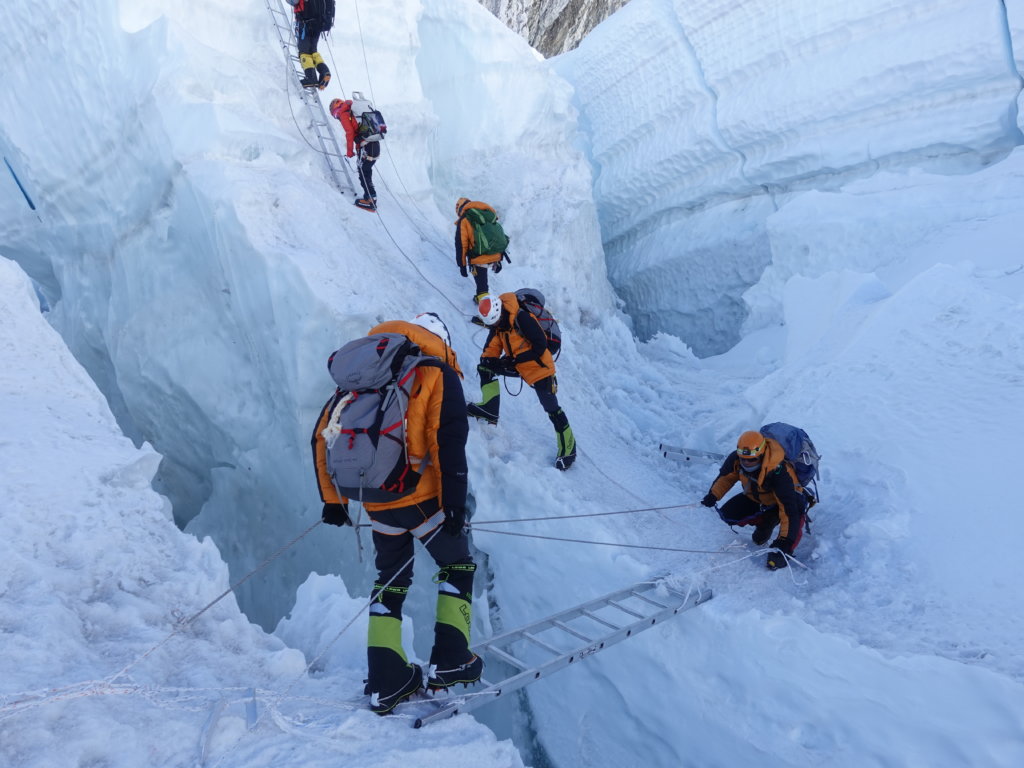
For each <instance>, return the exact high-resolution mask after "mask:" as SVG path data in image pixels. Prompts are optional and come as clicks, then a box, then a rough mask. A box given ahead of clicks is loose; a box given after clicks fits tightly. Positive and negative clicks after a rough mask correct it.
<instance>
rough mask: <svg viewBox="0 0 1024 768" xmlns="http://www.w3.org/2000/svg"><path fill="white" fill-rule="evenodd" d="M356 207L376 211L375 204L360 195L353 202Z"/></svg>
mask: <svg viewBox="0 0 1024 768" xmlns="http://www.w3.org/2000/svg"><path fill="white" fill-rule="evenodd" d="M355 205H356V207H358V208H362V209H363V210H364V211H376V210H377V205H376V204H375V203H374V202H373V200H370V199H369V198H366V197H361V198H359V199H358V200H356V202H355Z"/></svg>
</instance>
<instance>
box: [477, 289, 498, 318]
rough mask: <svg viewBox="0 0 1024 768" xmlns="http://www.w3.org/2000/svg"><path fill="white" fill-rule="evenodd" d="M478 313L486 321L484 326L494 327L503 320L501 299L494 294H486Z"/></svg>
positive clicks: (482, 298) (478, 307)
mask: <svg viewBox="0 0 1024 768" xmlns="http://www.w3.org/2000/svg"><path fill="white" fill-rule="evenodd" d="M476 312H477V314H478V315H479V316H480V319H481V320H483V321H484V325H494V324H495V323H496V322H498V320H500V319H501V299H499V298H498V297H497V296H495V295H494V294H493V293H485V294H484V295H483V296H482V297H481V299H480V304H479V305H478V306H477V308H476Z"/></svg>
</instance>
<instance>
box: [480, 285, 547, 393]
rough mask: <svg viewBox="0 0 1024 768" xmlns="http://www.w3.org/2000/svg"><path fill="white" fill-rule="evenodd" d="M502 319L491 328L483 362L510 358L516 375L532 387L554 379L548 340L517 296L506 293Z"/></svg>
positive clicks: (502, 296) (503, 299) (502, 301)
mask: <svg viewBox="0 0 1024 768" xmlns="http://www.w3.org/2000/svg"><path fill="white" fill-rule="evenodd" d="M498 298H500V299H501V306H502V310H503V311H502V313H501V319H500V320H499V321H498V322H497V324H496V325H494V326H492V327H491V332H490V334H488V336H487V341H486V342H484V351H483V354H482V355H481V356H480V357H481V358H486V357H491V358H502V357H505V358H508V359H511V360H512V361H513V362H514V363H515V366H516V372H517V373H518V374H519V375H520V376H522V377H523V381H525V382H526V383H527V384H529V385H530V386H533V385H534V384H536V383H537V382H538V381H540V380H541V379H546V378H547V377H548V376H554V375H555V359H554V358H553V357H552V356H551V351H550V350H549V349H548V341H547V337H546V336H545V335H544V329H543V328H541V327H540V323H538V322H537V318H535V317H534V316H533V315H532V314H530V311H529V310H528V309H526V308H525V307H520V306H519V299H518V298H517V297H516V295H515V294H514V293H503V294H501V296H499V297H498Z"/></svg>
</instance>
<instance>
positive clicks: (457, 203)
mask: <svg viewBox="0 0 1024 768" xmlns="http://www.w3.org/2000/svg"><path fill="white" fill-rule="evenodd" d="M468 202H469V198H468V197H460V198H459V199H458V200H456V201H455V214H456V215H459V214H461V213H462V206H464V205H465V204H466V203H468Z"/></svg>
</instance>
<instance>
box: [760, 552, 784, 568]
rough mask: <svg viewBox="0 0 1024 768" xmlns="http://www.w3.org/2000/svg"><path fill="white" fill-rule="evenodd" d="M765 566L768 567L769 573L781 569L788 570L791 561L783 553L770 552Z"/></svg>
mask: <svg viewBox="0 0 1024 768" xmlns="http://www.w3.org/2000/svg"><path fill="white" fill-rule="evenodd" d="M765 565H766V566H767V567H768V570H769V571H777V570H779V568H787V567H788V566H789V561H788V560H787V559H786V556H785V555H784V554H782V553H781V552H769V553H768V560H767V561H766V562H765Z"/></svg>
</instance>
